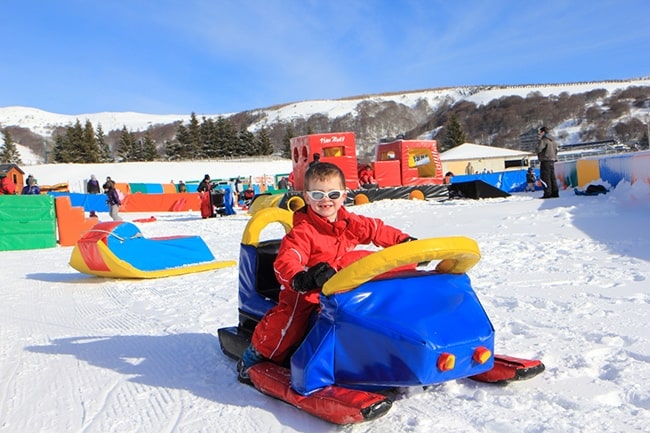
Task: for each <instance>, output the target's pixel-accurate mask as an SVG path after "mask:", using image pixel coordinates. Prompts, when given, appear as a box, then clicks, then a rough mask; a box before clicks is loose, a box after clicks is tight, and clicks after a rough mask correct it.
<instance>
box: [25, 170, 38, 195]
mask: <svg viewBox="0 0 650 433" xmlns="http://www.w3.org/2000/svg"><path fill="white" fill-rule="evenodd" d="M40 193H41V189H40V188H39V187H38V185H36V179H34V176H32V175H31V174H30V175H29V176H28V177H27V185H25V186H24V187H23V190H22V192H21V194H22V195H38V194H40Z"/></svg>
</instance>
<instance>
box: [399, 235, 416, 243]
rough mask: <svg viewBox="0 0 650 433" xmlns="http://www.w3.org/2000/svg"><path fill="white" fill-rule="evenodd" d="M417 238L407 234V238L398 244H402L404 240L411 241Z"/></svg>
mask: <svg viewBox="0 0 650 433" xmlns="http://www.w3.org/2000/svg"><path fill="white" fill-rule="evenodd" d="M417 240H418V238H414V237H413V236H409V237H408V238H406V239H404V240H403V241H402V242H400V244H404V243H406V242H411V241H417Z"/></svg>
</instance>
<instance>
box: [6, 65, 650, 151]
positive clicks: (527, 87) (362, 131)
mask: <svg viewBox="0 0 650 433" xmlns="http://www.w3.org/2000/svg"><path fill="white" fill-rule="evenodd" d="M630 87H641V88H643V89H648V92H647V93H646V96H647V97H648V99H649V100H650V96H648V93H650V77H639V78H633V79H629V80H605V81H585V82H570V83H547V84H522V85H473V86H457V87H441V88H431V89H420V90H405V91H395V92H385V93H381V94H371V95H357V96H347V97H342V98H339V99H321V100H306V101H299V102H288V103H282V104H276V105H273V106H271V107H267V108H256V109H251V110H247V111H244V112H241V113H224V114H198V113H196V115H197V117H199V118H201V117H206V118H217V117H227V118H232V119H237V122H238V126H239V127H240V128H246V129H248V130H250V131H256V130H258V129H259V128H262V127H264V128H267V129H269V130H270V133H271V137H272V139H273V140H274V142H275V143H274V144H275V146H276V149H277V148H278V146H279V143H280V142H281V140H282V137H283V136H284V135H285V134H286V129H287V126H289V125H290V126H291V127H292V129H293V130H294V131H295V133H296V134H295V135H303V134H304V133H307V131H313V132H331V131H332V132H334V131H343V130H352V131H354V132H355V133H356V135H357V141H358V143H359V150H360V154H364V153H365V154H366V155H368V154H369V153H370V152H371V151H372V147H374V144H375V143H377V142H378V141H379V140H380V139H382V138H385V137H394V136H397V135H398V134H403V135H405V136H407V138H415V137H416V136H417V137H421V138H432V137H435V138H440V135H439V133H440V132H441V130H442V129H443V128H444V123H443V121H444V119H446V118H447V117H448V116H449V114H450V113H455V110H456V111H457V110H458V109H460V108H462V107H464V105H469V104H471V106H470V107H469V108H467V107H465V109H468V110H470V111H471V110H474V112H475V111H476V110H480V109H481V107H486V106H488V105H489V104H490V103H494V101H499V100H500V99H501V98H510V99H512V100H515V101H516V102H517V101H518V98H521V99H524V100H525V99H527V98H528V97H529V96H530V95H535V96H536V97H537V103H538V104H539V102H540V99H539V98H551V99H553V100H554V101H555V102H554V103H555V104H556V105H557V104H560V103H563V100H568V99H569V98H568V97H565V96H574V95H580V94H589V92H594V91H596V90H599V91H600V90H603V91H604V92H602V91H601V92H599V93H600V94H601V100H602V99H604V98H605V97H606V96H607V95H612V94H613V93H615V92H621V91H624V90H625V89H628V88H630ZM644 91H645V90H644ZM511 102H512V101H511ZM601 104H602V102H601ZM592 105H593V104H592ZM637 105H638V101H637ZM556 108H557V107H556ZM583 108H585V110H586V109H587V107H583ZM574 110H577V109H574ZM607 110H609V108H608V109H607ZM607 110H604V111H607ZM461 113H462V111H461ZM623 115H624V116H628V117H631V118H643V117H644V116H646V117H647V116H650V103H645V104H643V105H642V106H634V104H631V105H630V108H629V110H627V111H626V112H625V113H623ZM190 116H191V113H188V114H146V113H137V112H128V111H127V112H100V113H88V114H78V115H67V114H57V113H50V112H47V111H45V110H41V109H39V108H31V107H23V106H9V107H0V127H1V128H5V127H7V128H10V129H9V130H10V131H11V132H12V136H13V137H14V140H15V141H16V142H17V143H19V144H21V145H24V146H27V147H30V148H34V147H35V146H36V147H39V146H42V145H43V142H47V143H51V142H52V137H53V135H54V134H55V133H56V131H57V130H59V129H60V128H64V127H66V126H70V125H72V124H74V123H75V122H76V120H79V121H81V122H82V123H83V122H85V121H86V120H89V121H90V122H91V123H92V124H93V126H95V127H97V126H98V125H101V126H102V129H103V130H104V132H105V133H107V135H109V136H110V133H111V132H115V131H119V130H121V129H122V128H123V127H126V128H127V129H129V130H131V131H135V132H143V131H146V130H157V129H158V130H162V128H163V127H166V129H165V130H164V132H161V134H159V136H158V137H157V140H170V139H173V133H174V127H170V125H171V126H174V125H176V126H177V125H178V124H181V123H187V122H188V121H189V119H190ZM536 116H540V117H543V116H542V114H536ZM458 117H459V120H460V121H461V124H462V123H463V120H464V119H468V122H469V116H468V114H467V113H465V114H464V115H463V116H458ZM584 117H586V115H585V113H581V115H580V116H575V119H570V118H567V119H562V122H558V123H557V124H555V125H550V126H551V127H556V131H555V132H556V133H557V135H558V137H560V138H561V139H562V140H565V141H569V142H575V141H580V137H581V135H580V134H581V132H583V133H584V131H585V127H584V124H583V120H584V119H583V118H584ZM619 117H620V116H619ZM549 120H551V119H550V117H549ZM572 120H573V121H574V122H573V123H574V124H573V125H572V124H571V123H572ZM595 120H597V119H595ZM609 120H610V121H611V122H614V121H615V120H616V119H609ZM540 122H541V123H548V121H546V120H545V119H543V118H542V119H531V120H530V121H529V122H528V123H530V125H526V127H527V128H531V127H533V126H535V125H539V124H540ZM611 122H610V123H611ZM639 122H642V121H639ZM490 123H491V121H490V120H488V119H485V120H484V125H477V126H469V125H463V127H464V129H465V130H466V131H467V132H468V141H471V142H480V143H481V144H487V145H493V146H499V147H508V148H516V147H517V142H516V141H517V140H516V138H515V136H518V135H519V134H522V133H525V132H526V129H525V128H522V129H521V130H520V131H509V132H508V133H507V134H506V133H504V132H503V131H496V129H498V128H501V126H499V127H498V128H496V129H495V128H494V127H492V129H494V130H493V131H490V128H488V127H487V125H489V124H490ZM519 126H521V125H519ZM577 126H580V128H577ZM615 126H616V125H615V124H612V125H609V126H607V128H606V129H613V128H614V127H615ZM505 127H506V128H510V129H515V128H517V127H518V125H516V124H513V125H510V126H508V125H506V126H505ZM599 127H603V126H602V125H600V126H599ZM635 127H636V128H637V129H638V125H636V126H635ZM508 134H509V135H508ZM583 135H584V136H585V137H587V138H589V137H591V135H589V133H587V134H583ZM592 135H593V134H592ZM595 135H598V134H595ZM593 138H597V137H595V136H594V137H593ZM637 139H638V137H637Z"/></svg>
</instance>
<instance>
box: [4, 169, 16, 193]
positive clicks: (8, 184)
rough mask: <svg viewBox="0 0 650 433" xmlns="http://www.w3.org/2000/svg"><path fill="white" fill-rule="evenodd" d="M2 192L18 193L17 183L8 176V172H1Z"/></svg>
mask: <svg viewBox="0 0 650 433" xmlns="http://www.w3.org/2000/svg"><path fill="white" fill-rule="evenodd" d="M0 194H4V195H13V194H16V184H14V183H13V181H12V180H11V178H10V177H9V176H7V173H0Z"/></svg>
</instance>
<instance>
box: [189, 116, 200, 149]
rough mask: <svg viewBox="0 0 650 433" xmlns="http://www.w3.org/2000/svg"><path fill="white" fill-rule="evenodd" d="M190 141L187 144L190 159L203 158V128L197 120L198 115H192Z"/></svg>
mask: <svg viewBox="0 0 650 433" xmlns="http://www.w3.org/2000/svg"><path fill="white" fill-rule="evenodd" d="M187 132H188V134H189V138H190V141H189V142H188V143H187V153H188V158H189V159H199V158H200V157H201V147H202V146H201V127H200V125H199V121H198V119H197V118H196V114H195V113H192V114H191V115H190V124H189V125H188V127H187Z"/></svg>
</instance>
